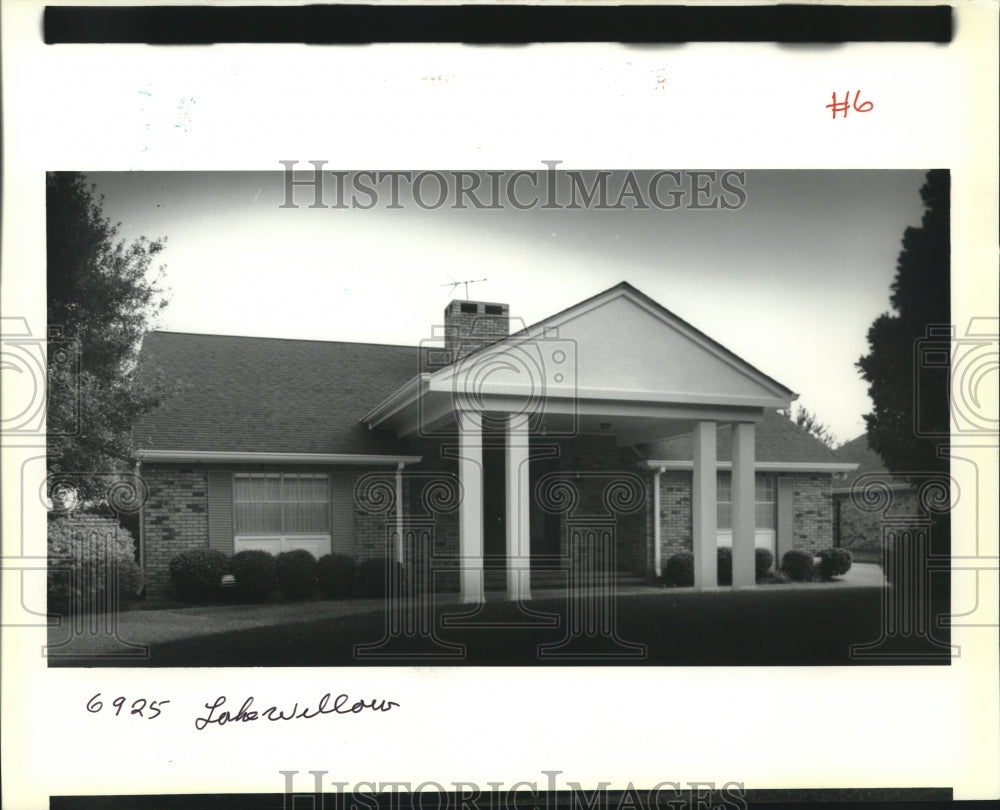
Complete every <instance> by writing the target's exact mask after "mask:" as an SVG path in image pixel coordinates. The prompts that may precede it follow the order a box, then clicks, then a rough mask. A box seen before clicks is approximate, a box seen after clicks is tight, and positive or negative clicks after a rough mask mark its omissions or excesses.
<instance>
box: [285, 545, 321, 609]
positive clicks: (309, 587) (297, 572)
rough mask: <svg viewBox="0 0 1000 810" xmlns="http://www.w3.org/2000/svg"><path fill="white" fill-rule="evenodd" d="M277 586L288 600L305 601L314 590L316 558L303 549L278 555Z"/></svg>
mask: <svg viewBox="0 0 1000 810" xmlns="http://www.w3.org/2000/svg"><path fill="white" fill-rule="evenodd" d="M278 584H279V585H280V586H281V590H283V591H284V592H285V596H287V597H288V598H289V599H305V598H306V597H308V596H311V595H312V592H313V590H314V589H315V588H316V558H315V557H314V556H313V555H312V554H310V553H309V552H308V551H306V550H305V549H304V548H297V549H295V550H294V551H283V552H281V554H279V555H278Z"/></svg>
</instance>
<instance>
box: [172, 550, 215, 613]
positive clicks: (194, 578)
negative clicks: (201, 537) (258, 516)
mask: <svg viewBox="0 0 1000 810" xmlns="http://www.w3.org/2000/svg"><path fill="white" fill-rule="evenodd" d="M228 573H229V558H228V557H226V555H225V554H223V553H222V552H221V551H216V550H215V549H214V548H195V549H191V550H190V551H182V552H181V553H180V554H178V555H177V556H176V557H174V558H173V559H172V560H171V561H170V579H171V580H172V581H173V583H174V590H176V591H177V595H178V596H180V597H181V598H182V599H191V600H195V601H200V600H206V599H217V598H218V597H219V596H221V595H222V577H223V575H225V574H228Z"/></svg>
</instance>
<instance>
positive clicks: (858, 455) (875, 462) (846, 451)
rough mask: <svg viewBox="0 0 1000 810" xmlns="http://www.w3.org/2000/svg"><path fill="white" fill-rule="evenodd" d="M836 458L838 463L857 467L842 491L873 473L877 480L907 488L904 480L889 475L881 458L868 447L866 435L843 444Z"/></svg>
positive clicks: (838, 449) (837, 451)
mask: <svg viewBox="0 0 1000 810" xmlns="http://www.w3.org/2000/svg"><path fill="white" fill-rule="evenodd" d="M835 452H836V456H837V460H838V461H851V462H854V463H855V464H857V465H858V469H857V470H855V471H854V472H853V473H851V475H850V477H849V478H848V480H847V482H846V483H845V484H844V485H843V487H842V488H843V489H850V485H851V484H852V483H853V482H854V481H855V480H856V479H857V478H858V476H860V475H863V474H865V473H875V474H878V475H879V478H880V479H881V480H883V481H885V482H886V483H888V484H890V485H891V486H909V485H908V484H907V482H906V479H905V478H899V477H897V476H895V475H890V474H889V470H888V468H887V467H886V466H885V463H884V462H883V461H882V457H881V456H880V455H879V454H878V453H876V452H875V451H874V450H872V449H871V447H870V446H869V445H868V434H867V433H862V434H861V435H860V436H857V437H855V438H853V439H851V440H850V441H849V442H844V443H843V444H842V445H840V447H838V448H837V450H836V451H835Z"/></svg>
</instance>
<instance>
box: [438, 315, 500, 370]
mask: <svg viewBox="0 0 1000 810" xmlns="http://www.w3.org/2000/svg"><path fill="white" fill-rule="evenodd" d="M444 331H445V338H444V348H445V351H446V352H447V353H448V356H449V359H450V361H451V362H452V363H454V362H456V361H458V360H461V359H462V358H463V357H466V356H467V355H470V354H472V353H473V352H474V351H477V350H478V349H481V348H482V347H483V346H489V345H490V344H491V343H496V342H497V341H498V340H503V338H505V337H507V336H508V335H509V334H510V314H509V308H508V306H507V304H490V303H487V302H485V301H458V300H456V301H452V302H451V303H450V304H448V306H447V307H446V308H445V311H444Z"/></svg>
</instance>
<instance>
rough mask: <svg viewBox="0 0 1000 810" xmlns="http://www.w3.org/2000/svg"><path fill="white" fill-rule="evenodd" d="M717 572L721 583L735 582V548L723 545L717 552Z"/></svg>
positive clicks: (729, 583)
mask: <svg viewBox="0 0 1000 810" xmlns="http://www.w3.org/2000/svg"><path fill="white" fill-rule="evenodd" d="M715 572H716V576H717V577H718V581H719V584H720V585H732V584H733V550H732V549H731V548H726V547H724V546H723V547H722V548H719V549H717V550H716V552H715Z"/></svg>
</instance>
